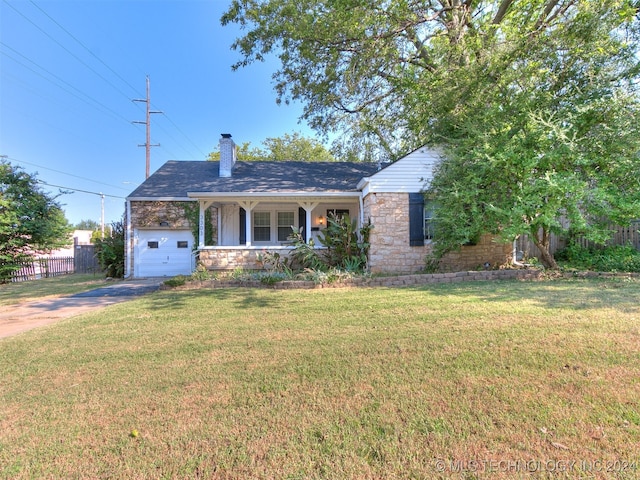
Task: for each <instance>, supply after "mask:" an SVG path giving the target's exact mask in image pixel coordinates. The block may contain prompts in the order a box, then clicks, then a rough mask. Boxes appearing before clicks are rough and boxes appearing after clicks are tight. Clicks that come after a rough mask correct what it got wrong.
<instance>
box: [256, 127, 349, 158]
mask: <svg viewBox="0 0 640 480" xmlns="http://www.w3.org/2000/svg"><path fill="white" fill-rule="evenodd" d="M262 144H263V145H264V146H265V149H266V151H267V152H268V153H267V159H268V160H300V161H305V162H335V161H336V159H335V158H334V156H333V155H332V154H331V153H330V152H329V151H328V150H327V149H326V148H325V147H324V146H323V145H322V143H320V142H319V141H318V140H316V139H315V138H308V137H303V136H302V135H301V134H300V133H298V132H295V133H294V134H293V135H289V134H288V133H285V134H284V136H283V137H274V138H267V139H266V140H265V141H264V142H262Z"/></svg>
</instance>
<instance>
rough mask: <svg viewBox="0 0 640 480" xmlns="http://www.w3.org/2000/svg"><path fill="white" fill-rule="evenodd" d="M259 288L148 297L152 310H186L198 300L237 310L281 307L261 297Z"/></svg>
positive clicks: (197, 291)
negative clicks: (217, 303) (231, 305)
mask: <svg viewBox="0 0 640 480" xmlns="http://www.w3.org/2000/svg"><path fill="white" fill-rule="evenodd" d="M262 291H263V289H259V288H246V287H237V288H216V289H202V290H185V291H171V290H169V291H167V290H165V291H164V292H160V294H157V295H151V296H148V297H147V299H148V300H149V301H150V302H151V303H152V304H153V308H162V309H174V310H180V309H183V308H188V307H189V304H190V303H191V302H196V301H198V300H200V299H207V300H211V299H214V300H219V301H227V302H229V301H230V302H232V303H233V304H234V305H235V307H236V308H238V309H239V310H243V309H249V308H267V307H277V306H279V305H281V301H280V300H279V299H278V298H277V297H275V296H270V295H263V294H261V293H260V292H262Z"/></svg>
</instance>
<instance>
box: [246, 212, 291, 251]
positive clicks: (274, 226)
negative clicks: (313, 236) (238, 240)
mask: <svg viewBox="0 0 640 480" xmlns="http://www.w3.org/2000/svg"><path fill="white" fill-rule="evenodd" d="M265 212H266V213H269V241H268V242H267V241H257V240H256V239H255V238H253V242H252V244H253V245H257V246H267V247H268V246H272V247H273V246H280V245H284V244H286V243H288V242H287V241H279V240H278V227H279V225H278V213H291V214H293V222H294V224H293V226H294V227H296V228H297V227H298V215H297V213H298V210H297V208H294V207H291V208H277V207H274V208H255V209H254V210H252V212H251V230H252V231H251V236H252V237H255V235H254V234H255V230H254V229H255V227H256V225H255V221H254V220H255V214H256V213H265ZM289 226H290V225H289Z"/></svg>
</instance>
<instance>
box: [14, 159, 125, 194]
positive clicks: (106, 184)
mask: <svg viewBox="0 0 640 480" xmlns="http://www.w3.org/2000/svg"><path fill="white" fill-rule="evenodd" d="M6 158H7V159H8V160H11V161H14V162H18V163H26V164H27V165H32V166H34V167H38V168H44V169H45V170H50V171H52V172H56V173H61V174H62V175H68V176H70V177H75V178H78V179H80V180H85V181H87V182H92V183H97V184H100V185H105V186H107V187H111V188H117V189H119V190H125V191H128V189H127V188H124V187H118V186H116V185H110V184H108V183H104V182H99V181H97V180H91V179H90V178H86V177H80V176H78V175H74V174H73V173H67V172H62V171H60V170H55V169H53V168H49V167H44V166H42V165H38V164H35V163H31V162H27V161H24V160H18V159H17V158H12V157H9V156H6ZM63 188H64V187H63Z"/></svg>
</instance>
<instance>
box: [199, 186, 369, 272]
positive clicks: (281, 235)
mask: <svg viewBox="0 0 640 480" xmlns="http://www.w3.org/2000/svg"><path fill="white" fill-rule="evenodd" d="M189 197H191V198H194V199H196V200H197V201H198V205H199V223H198V239H197V249H196V250H197V254H198V256H199V262H200V263H201V264H202V265H203V266H205V267H206V268H207V270H233V269H236V268H243V269H248V270H261V269H263V268H264V266H263V265H262V264H261V263H260V262H259V261H258V258H259V255H260V254H261V253H264V252H267V251H268V252H271V253H274V252H277V253H278V254H279V255H280V257H281V258H283V259H284V258H289V257H290V255H291V252H292V251H293V249H294V247H293V246H291V244H290V243H291V242H290V240H289V237H290V235H291V233H292V227H293V228H295V229H299V230H301V234H302V236H303V238H304V239H305V241H306V242H307V243H309V242H310V241H311V240H313V241H314V242H315V245H316V247H317V248H323V247H322V246H321V245H320V242H319V241H318V237H319V236H320V235H321V233H322V231H323V230H324V229H325V228H326V226H327V221H328V218H329V216H330V215H331V214H348V215H349V217H350V218H352V219H356V221H357V224H358V227H360V226H361V225H362V224H363V208H362V201H361V197H360V195H359V194H358V193H355V192H354V193H347V194H345V193H341V194H335V193H331V192H329V193H326V194H317V193H314V194H313V195H311V194H306V195H305V194H300V193H298V194H297V195H291V194H289V195H277V194H276V195H269V196H256V195H238V194H235V195H229V194H226V195H224V194H220V193H189ZM211 209H213V210H214V212H215V213H214V214H213V215H211V216H210V217H209V218H213V221H214V222H215V225H214V228H213V231H214V236H213V238H212V239H211V242H210V243H211V244H206V242H205V221H206V219H207V217H208V213H207V212H209V211H210V210H211Z"/></svg>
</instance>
